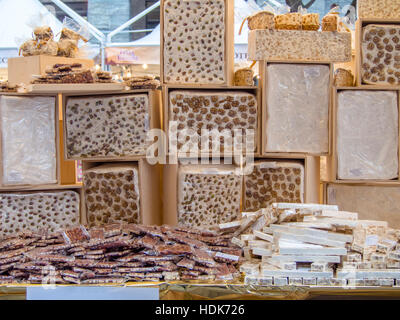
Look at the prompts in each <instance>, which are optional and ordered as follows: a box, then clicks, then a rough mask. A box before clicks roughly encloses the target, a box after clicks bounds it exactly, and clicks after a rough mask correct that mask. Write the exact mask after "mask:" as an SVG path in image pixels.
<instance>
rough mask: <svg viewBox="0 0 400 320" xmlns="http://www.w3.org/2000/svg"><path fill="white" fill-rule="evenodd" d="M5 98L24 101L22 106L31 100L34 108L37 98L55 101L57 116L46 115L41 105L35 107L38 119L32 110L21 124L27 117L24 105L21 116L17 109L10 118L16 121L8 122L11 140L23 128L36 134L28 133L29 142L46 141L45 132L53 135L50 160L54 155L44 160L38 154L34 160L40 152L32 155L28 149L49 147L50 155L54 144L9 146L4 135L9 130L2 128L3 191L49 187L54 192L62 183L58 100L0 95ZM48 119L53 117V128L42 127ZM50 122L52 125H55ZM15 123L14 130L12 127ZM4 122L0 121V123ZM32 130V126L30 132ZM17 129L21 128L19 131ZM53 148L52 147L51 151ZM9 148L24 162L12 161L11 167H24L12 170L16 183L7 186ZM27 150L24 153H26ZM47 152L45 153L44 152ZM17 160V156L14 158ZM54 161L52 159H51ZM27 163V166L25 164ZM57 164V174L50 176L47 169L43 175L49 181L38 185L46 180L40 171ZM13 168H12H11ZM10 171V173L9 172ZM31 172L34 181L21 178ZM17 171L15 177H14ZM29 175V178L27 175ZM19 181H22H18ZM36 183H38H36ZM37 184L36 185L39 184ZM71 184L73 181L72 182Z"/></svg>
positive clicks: (0, 185)
mask: <svg viewBox="0 0 400 320" xmlns="http://www.w3.org/2000/svg"><path fill="white" fill-rule="evenodd" d="M2 97H4V98H7V97H8V98H12V97H15V98H19V99H21V101H22V102H23V101H24V99H29V100H30V101H33V102H32V105H33V104H34V101H35V100H34V98H35V97H37V98H38V99H39V98H50V99H54V112H50V113H49V114H46V110H45V109H43V108H42V107H41V106H40V105H39V106H37V107H35V110H36V111H37V112H36V118H34V114H33V110H30V111H29V117H26V119H25V120H24V121H22V122H21V121H19V120H18V119H20V118H21V117H24V115H23V114H22V113H21V112H24V110H23V109H24V107H25V105H21V108H22V109H20V110H21V112H19V111H18V110H17V109H14V110H13V112H12V114H11V115H9V116H12V117H13V119H10V120H7V119H5V120H7V122H6V123H7V126H10V127H9V132H8V134H11V135H12V136H16V134H17V133H20V132H21V130H22V127H21V126H23V125H25V126H26V127H25V128H26V130H28V131H29V130H36V131H33V132H29V133H27V134H28V136H27V139H35V137H37V138H43V136H44V133H43V130H46V131H47V134H48V135H51V134H52V132H53V133H54V158H51V155H49V156H48V158H47V159H44V158H42V156H41V155H40V152H39V153H36V156H35V157H33V156H34V151H38V150H36V149H35V150H34V151H32V152H29V150H28V149H29V147H33V148H38V147H40V146H46V147H47V148H48V149H47V150H48V152H51V150H50V149H51V145H52V142H48V143H45V142H44V141H42V142H40V140H37V139H36V140H33V141H35V143H36V144H35V145H25V146H24V145H23V140H20V139H18V143H19V144H21V146H20V147H18V145H15V144H10V142H6V141H5V140H4V139H6V138H4V137H3V136H2V134H4V131H3V130H6V128H1V127H0V190H16V189H24V188H25V189H32V188H37V187H38V188H43V187H44V186H47V187H48V188H49V189H52V188H53V187H56V186H57V185H58V184H59V183H60V181H61V179H60V171H61V170H60V150H59V139H60V137H59V120H58V116H59V113H58V99H57V96H56V95H46V96H45V95H31V94H29V95H26V94H25V95H21V94H13V93H7V94H2V95H0V99H2ZM0 114H1V110H0ZM47 116H51V117H52V119H53V120H54V127H53V126H51V125H50V122H49V126H47V127H44V126H41V125H42V124H43V122H42V120H44V119H43V117H47ZM33 119H36V120H37V121H36V124H35V123H33ZM53 120H51V121H53ZM12 121H14V126H12V124H13V122H12ZM1 122H2V121H1V120H0V123H1ZM29 126H31V127H30V128H29ZM16 128H19V129H18V130H17V129H16ZM13 143H17V142H13ZM48 146H50V147H48ZM7 148H8V150H9V151H8V152H14V153H15V152H18V155H19V157H23V159H15V161H14V160H13V162H9V164H10V165H11V166H13V165H18V164H20V165H21V166H22V167H21V168H19V169H18V168H17V169H18V170H17V171H16V169H15V168H14V169H15V170H14V169H13V171H12V172H13V173H12V174H13V176H14V178H16V179H13V181H15V182H12V181H8V182H5V179H4V175H5V172H4V170H5V169H4V168H5V165H6V164H5V163H3V157H4V156H6V155H5V153H6V152H7V151H6V149H7ZM23 148H25V149H23ZM43 151H45V150H43ZM13 157H15V156H13ZM50 158H51V159H50ZM24 161H25V162H24ZM53 163H54V165H55V167H56V172H55V174H54V176H53V175H52V174H50V171H49V170H48V169H47V168H46V170H47V172H45V171H44V172H43V174H45V173H46V175H47V176H48V177H47V181H46V182H41V181H39V180H40V179H44V178H43V177H42V176H40V175H41V171H40V168H41V167H43V168H45V167H46V166H47V167H49V166H52V165H53ZM10 168H11V167H10ZM10 170H11V169H10ZM29 170H33V171H32V175H31V177H30V178H29V179H28V178H25V177H24V176H21V174H22V175H23V173H24V172H25V175H27V174H28V172H29ZM14 171H15V173H14ZM49 174H50V175H51V177H50V176H49ZM28 175H29V174H28ZM18 177H20V178H18ZM18 179H20V181H21V182H17V180H18ZM24 180H26V181H29V180H30V181H32V182H29V183H27V182H24ZM34 180H35V182H33V181H34ZM36 181H37V182H36ZM71 182H72V181H71Z"/></svg>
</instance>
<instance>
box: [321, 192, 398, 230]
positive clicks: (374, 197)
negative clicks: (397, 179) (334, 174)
mask: <svg viewBox="0 0 400 320" xmlns="http://www.w3.org/2000/svg"><path fill="white" fill-rule="evenodd" d="M395 199H400V188H399V187H395V186H379V187H376V186H354V185H351V186H347V185H342V184H328V186H327V202H328V204H336V205H338V206H339V208H340V210H343V211H350V212H358V216H359V219H360V220H382V221H387V222H388V223H389V227H392V228H400V203H399V201H395Z"/></svg>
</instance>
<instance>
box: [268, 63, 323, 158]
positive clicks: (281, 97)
mask: <svg viewBox="0 0 400 320" xmlns="http://www.w3.org/2000/svg"><path fill="white" fill-rule="evenodd" d="M266 73H267V115H265V116H264V117H266V118H267V124H266V132H265V134H266V135H267V139H266V151H268V152H306V153H313V154H322V153H327V152H328V151H329V139H328V131H329V130H328V127H329V99H330V95H329V79H330V70H329V67H328V66H327V65H311V64H309V65H297V64H269V65H268V66H267V70H266Z"/></svg>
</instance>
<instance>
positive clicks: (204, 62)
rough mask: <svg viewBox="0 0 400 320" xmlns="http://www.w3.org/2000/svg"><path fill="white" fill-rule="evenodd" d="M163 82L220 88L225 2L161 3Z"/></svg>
mask: <svg viewBox="0 0 400 320" xmlns="http://www.w3.org/2000/svg"><path fill="white" fill-rule="evenodd" d="M163 36H164V75H165V76H164V77H165V78H164V81H165V82H166V83H198V84H208V83H214V84H223V83H225V82H226V80H227V79H226V76H225V37H226V32H225V1H224V0H200V1H186V0H165V1H164V35H163Z"/></svg>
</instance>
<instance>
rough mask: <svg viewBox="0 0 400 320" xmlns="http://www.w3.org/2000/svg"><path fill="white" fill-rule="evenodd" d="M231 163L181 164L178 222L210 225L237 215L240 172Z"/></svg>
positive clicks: (238, 213) (226, 220) (197, 225)
mask: <svg viewBox="0 0 400 320" xmlns="http://www.w3.org/2000/svg"><path fill="white" fill-rule="evenodd" d="M237 169H238V168H237V167H236V166H234V165H222V164H221V165H182V166H180V167H179V171H178V172H179V173H178V224H179V225H184V226H189V227H209V226H216V225H218V224H220V223H224V222H230V221H233V220H236V219H238V218H239V217H240V201H241V193H242V176H241V175H240V174H238V173H237V172H236V170H237Z"/></svg>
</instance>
